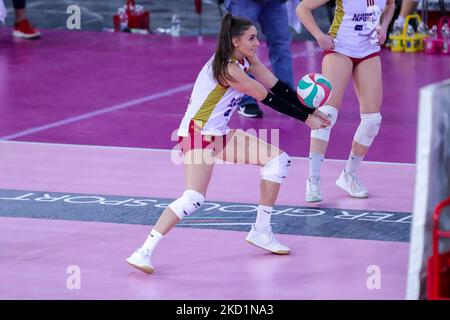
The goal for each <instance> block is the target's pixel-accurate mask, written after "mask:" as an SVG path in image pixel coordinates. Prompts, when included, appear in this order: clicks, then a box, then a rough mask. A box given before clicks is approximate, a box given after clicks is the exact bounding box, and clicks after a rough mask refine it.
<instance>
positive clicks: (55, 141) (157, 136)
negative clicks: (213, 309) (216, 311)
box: [0, 29, 450, 300]
mask: <svg viewBox="0 0 450 320" xmlns="http://www.w3.org/2000/svg"><path fill="white" fill-rule="evenodd" d="M9 32H10V30H6V29H2V30H0V48H1V54H0V82H1V86H0V139H1V141H0V248H1V249H0V261H1V263H0V298H1V299H188V300H189V299H230V300H234V299H404V297H405V288H406V270H407V262H408V250H409V245H408V241H409V240H408V239H409V226H410V222H411V220H410V218H411V212H412V204H413V191H414V173H415V166H414V162H415V150H416V134H417V132H416V127H417V125H416V124H417V107H418V106H417V105H418V90H419V88H420V87H422V86H424V85H426V84H429V83H432V82H436V81H440V80H443V79H445V78H446V77H448V76H449V74H450V71H449V70H450V65H449V64H450V62H449V59H448V58H445V57H441V56H430V55H425V54H423V53H417V54H405V53H396V54H394V53H391V52H389V51H387V50H383V51H382V53H381V56H382V61H383V76H384V102H383V110H382V114H383V123H382V127H381V130H380V134H379V136H378V137H377V139H376V141H375V143H374V145H373V147H372V149H371V150H370V151H369V154H368V155H367V162H366V163H364V164H363V165H362V168H361V173H360V175H361V179H362V181H363V182H364V183H365V184H366V185H367V187H368V188H369V191H370V195H371V196H370V198H368V199H366V200H359V199H352V198H350V197H348V196H347V195H346V194H344V192H342V191H341V190H339V189H337V187H336V186H335V185H334V182H335V180H336V178H337V177H338V176H339V173H340V171H341V170H342V168H343V166H344V165H345V161H344V160H345V159H346V158H347V156H348V152H349V149H350V146H351V141H352V137H353V134H354V131H355V129H356V127H357V125H358V123H359V112H358V106H357V102H356V97H355V95H354V93H353V89H352V86H351V85H349V88H348V90H347V92H346V96H345V99H344V105H343V109H342V111H341V113H340V114H339V120H338V122H337V124H336V126H335V127H334V129H333V134H332V139H331V141H330V146H329V150H328V154H327V157H328V158H329V160H327V161H326V162H325V163H324V167H323V177H322V179H323V182H322V184H323V190H322V191H323V195H324V201H323V202H321V203H319V204H314V205H311V204H308V203H306V202H305V201H304V192H305V180H306V177H307V172H308V164H307V160H306V159H305V156H307V154H308V146H309V142H308V140H309V130H308V129H307V128H306V127H305V126H304V125H303V124H302V123H299V122H296V121H294V120H291V119H288V118H286V117H285V116H283V115H279V114H276V113H275V112H273V111H272V110H269V109H268V108H266V107H263V111H264V117H263V118H262V119H246V118H242V117H240V116H239V115H234V116H233V118H232V120H231V122H230V127H234V128H241V129H243V130H253V132H257V133H258V132H261V131H260V130H262V129H267V130H269V132H270V129H278V130H279V131H278V134H279V143H280V146H281V148H282V149H284V150H285V151H286V152H288V153H289V154H290V155H291V156H293V157H294V158H293V166H292V168H291V171H290V174H289V176H288V178H287V179H286V181H285V183H284V184H283V186H282V188H281V192H280V195H279V198H278V201H277V204H276V207H275V209H276V211H277V212H276V214H275V215H274V216H273V218H272V223H273V224H272V227H273V229H274V231H275V232H276V233H277V234H278V237H279V239H280V240H281V241H283V242H284V243H285V244H286V245H288V246H289V247H290V248H291V250H292V253H291V254H290V255H289V256H275V255H271V254H267V253H265V252H264V251H262V250H260V249H258V248H256V247H252V246H250V245H248V244H247V243H246V242H245V241H244V239H245V236H246V234H247V232H248V230H249V228H250V224H251V222H252V221H253V220H254V217H255V211H254V208H255V206H256V204H257V201H258V185H259V179H260V176H259V168H257V167H253V166H242V165H223V164H220V165H219V164H218V165H217V166H216V168H215V172H214V176H213V179H212V181H211V184H210V189H209V192H208V195H207V201H206V203H205V208H206V209H204V211H203V212H200V213H199V214H197V213H195V214H194V215H193V216H192V218H191V217H189V218H191V219H187V220H186V221H182V222H181V223H180V225H179V227H177V228H175V229H174V230H173V231H172V232H171V233H170V234H169V235H168V236H167V238H166V239H164V240H163V241H162V242H161V244H160V246H159V247H158V248H157V250H156V251H155V254H154V255H153V260H152V262H153V264H154V265H155V268H156V271H155V273H154V274H153V275H151V276H148V275H146V274H143V273H140V272H139V271H137V270H135V269H133V268H130V266H129V265H127V264H126V262H125V258H126V257H127V256H128V255H129V254H130V253H131V252H133V251H134V249H135V248H136V247H137V246H138V245H140V244H141V243H142V242H143V241H144V239H145V237H146V235H147V233H148V231H149V230H150V228H151V225H152V224H153V223H154V221H156V220H155V219H157V217H158V216H159V214H160V213H161V212H162V210H163V208H164V207H165V206H167V203H170V201H172V200H173V199H175V198H177V197H178V196H179V195H180V194H181V193H182V192H183V168H182V166H181V165H177V164H176V163H174V162H173V161H172V156H173V152H172V151H171V150H172V148H173V147H174V145H175V143H176V142H175V141H173V140H174V139H173V138H172V134H173V132H174V130H175V129H176V128H177V126H178V124H179V121H180V120H181V117H182V115H183V113H184V111H185V108H186V105H187V102H188V99H189V94H190V90H191V89H192V86H193V82H194V81H195V77H196V75H197V72H198V71H199V70H200V68H201V67H202V66H203V64H204V63H205V62H206V61H207V60H208V58H209V57H210V56H211V54H212V52H213V50H214V47H215V39H213V38H203V39H198V38H196V37H190V38H184V37H183V38H170V37H163V36H153V35H151V36H142V35H131V34H109V33H90V32H63V31H50V30H49V31H45V32H44V36H43V38H42V39H41V40H39V41H24V40H17V39H12V38H11V37H10V36H9ZM260 51H261V58H262V60H263V62H265V63H268V62H267V61H268V58H267V48H266V46H265V45H264V44H263V45H262V46H261V50H260ZM292 52H293V57H294V60H293V61H294V74H295V75H296V78H298V79H299V78H300V77H301V76H302V75H303V74H305V73H308V72H320V66H321V57H322V56H321V51H320V50H319V49H318V48H317V46H316V44H314V43H312V42H294V43H293V44H292ZM74 268H75V269H74ZM71 270H78V271H79V273H78V275H79V276H80V277H79V284H80V287H79V289H78V288H73V287H71V285H70V281H71V279H72V278H71V276H72V274H71ZM373 270H376V271H377V272H378V271H379V274H380V275H381V277H380V283H379V286H378V287H376V288H374V287H372V286H371V282H370V276H371V272H372V271H373ZM78 271H77V272H78Z"/></svg>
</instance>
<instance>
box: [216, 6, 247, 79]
mask: <svg viewBox="0 0 450 320" xmlns="http://www.w3.org/2000/svg"><path fill="white" fill-rule="evenodd" d="M251 26H253V23H252V22H251V21H250V20H247V19H245V18H240V17H233V16H232V15H231V14H230V13H227V14H225V16H224V17H223V19H222V24H221V26H220V32H219V34H218V36H217V48H216V54H215V56H214V60H213V62H212V69H213V75H214V78H215V79H216V80H217V82H218V83H219V84H221V85H222V86H227V81H228V80H233V78H232V77H231V76H230V74H229V73H228V63H229V61H230V58H231V57H232V55H233V51H234V45H233V42H232V39H233V37H240V36H242V35H243V34H244V32H245V31H246V30H247V29H248V28H250V27H251Z"/></svg>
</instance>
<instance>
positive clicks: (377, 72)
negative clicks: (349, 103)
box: [296, 0, 395, 202]
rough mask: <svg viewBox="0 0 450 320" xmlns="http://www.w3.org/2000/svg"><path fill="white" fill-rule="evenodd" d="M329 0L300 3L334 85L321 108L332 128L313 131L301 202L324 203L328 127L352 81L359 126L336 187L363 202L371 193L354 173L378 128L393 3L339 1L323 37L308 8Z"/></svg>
mask: <svg viewBox="0 0 450 320" xmlns="http://www.w3.org/2000/svg"><path fill="white" fill-rule="evenodd" d="M327 1H329V0H303V1H302V2H301V3H300V4H299V5H298V6H297V10H296V12H297V15H298V17H299V18H300V20H301V22H302V23H303V24H304V26H305V27H306V28H307V29H308V30H309V31H310V32H311V34H312V35H313V36H314V37H315V38H316V40H317V42H318V44H319V46H320V47H321V48H322V49H323V50H324V57H323V61H322V73H323V75H324V76H325V77H327V78H328V79H329V80H330V82H331V85H332V87H333V95H332V96H331V98H330V100H329V101H328V103H327V105H324V106H322V107H321V108H320V110H321V111H322V112H324V113H326V114H328V115H329V116H330V119H331V125H330V126H328V127H326V128H319V129H318V130H316V129H314V128H312V129H313V130H312V131H311V142H310V143H311V144H310V153H309V159H310V160H309V178H308V180H307V182H306V196H305V200H306V201H308V202H317V201H321V200H322V195H321V193H320V167H321V164H322V161H323V159H324V156H325V152H326V149H327V146H328V140H329V138H330V132H331V128H332V127H333V126H334V124H335V123H336V119H337V116H338V111H339V109H340V107H341V103H342V98H343V95H344V91H345V88H346V87H347V84H348V81H349V79H350V77H352V78H353V85H354V88H355V92H356V96H357V97H358V102H359V112H360V117H361V122H360V124H359V126H358V129H357V130H356V133H355V136H354V138H353V143H352V148H351V152H350V155H349V158H348V161H347V165H346V167H345V169H343V171H342V173H341V175H340V177H339V178H338V179H337V181H336V185H337V186H338V187H340V188H341V189H343V190H344V191H346V192H347V193H348V194H350V196H352V197H355V198H367V197H368V196H369V192H368V190H367V189H366V187H364V186H363V185H362V184H361V182H360V181H359V179H358V176H357V174H356V173H357V170H358V168H359V166H360V164H361V162H362V160H363V158H364V156H365V155H366V153H367V151H368V149H369V147H370V146H371V145H372V142H373V140H374V138H375V136H376V135H377V134H378V130H379V128H380V124H381V114H380V109H381V100H382V94H383V93H382V88H383V85H382V77H381V60H380V55H379V51H380V45H382V44H383V43H384V41H385V40H386V32H387V28H388V26H389V23H390V21H391V19H392V16H393V14H394V9H395V4H394V0H387V3H386V0H366V1H354V0H337V1H336V10H335V16H334V20H333V23H332V25H331V27H330V30H329V32H328V34H325V33H323V32H322V31H321V30H320V29H319V27H318V25H317V23H316V22H315V20H314V17H313V15H312V10H314V9H315V8H318V7H319V6H321V5H323V4H325V3H326V2H327Z"/></svg>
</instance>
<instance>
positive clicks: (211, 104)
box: [178, 56, 249, 137]
mask: <svg viewBox="0 0 450 320" xmlns="http://www.w3.org/2000/svg"><path fill="white" fill-rule="evenodd" d="M213 59H214V56H213V57H212V58H211V59H209V61H208V62H207V63H206V64H205V65H204V66H203V68H202V70H201V71H200V73H199V75H198V77H197V80H196V81H195V84H194V89H193V90H192V94H191V98H190V101H189V105H188V108H187V110H186V113H185V115H184V118H183V120H182V121H181V124H180V127H179V129H178V136H184V137H187V136H188V132H189V123H190V122H191V120H192V121H194V122H195V124H196V125H197V126H198V127H200V128H202V132H201V133H202V134H203V135H212V136H221V135H225V134H227V133H228V131H229V130H230V129H229V128H228V126H227V124H228V121H230V117H231V115H232V114H233V112H234V111H235V110H236V109H237V108H238V106H239V102H240V101H241V99H242V97H243V96H244V94H243V93H240V92H239V91H236V90H235V89H233V88H231V87H223V86H221V85H220V84H219V83H218V82H217V81H216V79H215V78H214V76H213V72H212V61H213ZM231 62H234V63H236V64H237V65H239V67H240V68H241V69H242V70H244V71H245V72H247V71H248V68H249V62H248V61H247V59H244V60H243V61H240V62H239V61H237V60H236V59H232V60H231Z"/></svg>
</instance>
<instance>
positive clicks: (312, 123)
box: [305, 114, 328, 130]
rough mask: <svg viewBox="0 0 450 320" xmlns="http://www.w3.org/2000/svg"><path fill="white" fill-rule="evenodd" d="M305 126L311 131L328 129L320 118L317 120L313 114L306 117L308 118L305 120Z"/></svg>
mask: <svg viewBox="0 0 450 320" xmlns="http://www.w3.org/2000/svg"><path fill="white" fill-rule="evenodd" d="M305 124H306V125H307V126H308V127H310V128H311V129H312V130H316V129H322V128H325V127H328V125H326V124H325V123H324V121H323V120H322V119H321V118H319V117H317V116H315V115H313V114H310V115H308V118H306V121H305Z"/></svg>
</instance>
